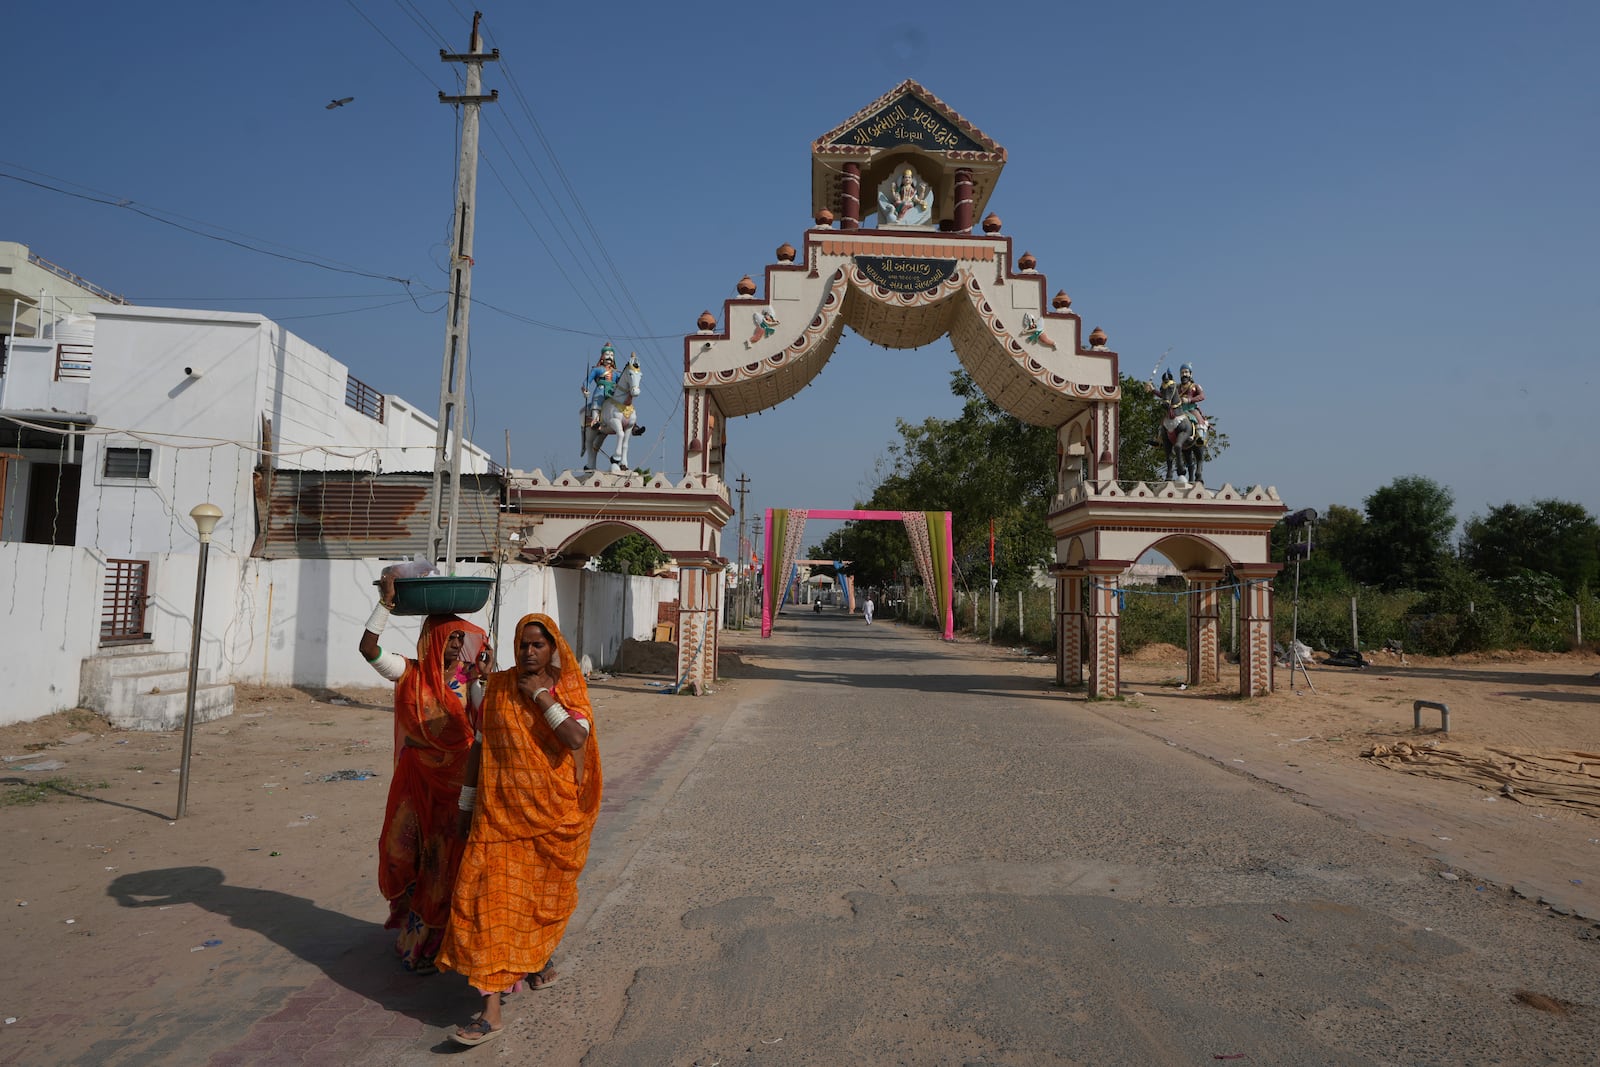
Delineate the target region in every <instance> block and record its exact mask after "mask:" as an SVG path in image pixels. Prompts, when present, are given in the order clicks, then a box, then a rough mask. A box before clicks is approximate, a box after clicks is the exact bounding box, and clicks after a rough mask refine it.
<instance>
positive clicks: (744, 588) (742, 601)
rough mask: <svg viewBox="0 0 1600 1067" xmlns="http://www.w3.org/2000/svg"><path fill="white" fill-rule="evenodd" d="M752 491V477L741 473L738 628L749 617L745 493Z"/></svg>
mask: <svg viewBox="0 0 1600 1067" xmlns="http://www.w3.org/2000/svg"><path fill="white" fill-rule="evenodd" d="M749 491H750V479H749V478H747V477H745V476H744V475H743V474H741V475H739V489H738V493H739V549H738V552H739V570H738V574H739V595H738V596H736V597H734V598H733V601H734V605H735V610H736V611H738V613H739V619H738V629H740V630H742V629H744V620H745V619H746V618H748V617H749V615H750V612H749V609H748V603H749V601H748V596H749V591H750V562H749V560H750V557H749V556H747V555H745V551H744V495H745V494H746V493H748V492H749Z"/></svg>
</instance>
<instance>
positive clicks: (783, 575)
mask: <svg viewBox="0 0 1600 1067" xmlns="http://www.w3.org/2000/svg"><path fill="white" fill-rule="evenodd" d="M805 532H806V511H805V509H804V508H773V509H772V510H770V511H768V512H767V531H766V537H767V569H766V573H765V574H764V575H762V588H763V593H764V594H765V595H764V596H763V597H762V598H761V636H762V637H771V636H772V619H773V617H774V616H775V615H777V613H778V609H779V608H780V607H782V605H783V600H782V597H783V595H784V593H785V592H787V591H788V584H789V576H790V575H791V574H792V573H793V572H794V570H795V560H797V559H799V558H800V542H801V540H802V539H803V538H804V537H805Z"/></svg>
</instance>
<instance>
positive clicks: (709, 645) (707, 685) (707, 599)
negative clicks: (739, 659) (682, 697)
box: [677, 560, 722, 696]
mask: <svg viewBox="0 0 1600 1067" xmlns="http://www.w3.org/2000/svg"><path fill="white" fill-rule="evenodd" d="M717 578H718V572H717V571H715V570H713V569H712V568H711V567H710V566H708V565H707V564H706V563H702V562H698V561H695V562H686V561H681V560H680V561H679V563H678V678H677V680H678V691H679V692H680V693H694V694H695V695H696V696H699V695H701V694H704V693H706V692H708V691H709V690H710V689H711V686H712V683H714V682H715V681H716V680H717V634H718V631H719V630H720V628H721V627H720V625H719V622H720V620H719V619H718V614H719V613H718V610H717V606H718V604H719V603H720V601H721V599H722V598H721V597H720V596H718V595H717V589H716V585H717Z"/></svg>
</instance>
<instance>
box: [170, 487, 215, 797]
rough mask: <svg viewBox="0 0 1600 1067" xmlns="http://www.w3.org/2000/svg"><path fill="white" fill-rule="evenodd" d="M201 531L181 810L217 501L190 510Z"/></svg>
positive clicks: (186, 788) (180, 781)
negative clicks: (207, 562) (207, 564)
mask: <svg viewBox="0 0 1600 1067" xmlns="http://www.w3.org/2000/svg"><path fill="white" fill-rule="evenodd" d="M189 517H190V518H191V519H193V520H194V525H195V529H196V530H198V531H199V532H200V566H199V569H198V571H197V572H196V573H195V578H194V627H193V630H192V632H191V634H190V637H189V695H188V699H186V700H185V701H184V704H183V762H182V763H180V764H179V765H178V814H177V816H176V818H179V819H181V818H183V812H184V809H185V808H187V807H188V806H189V750H190V748H191V747H192V746H193V744H194V690H195V683H196V682H197V681H198V679H199V675H200V617H201V614H202V612H203V611H204V610H205V606H206V560H207V558H208V557H209V556H210V554H211V531H212V530H215V529H216V528H217V523H218V521H220V520H221V518H222V509H221V508H219V507H217V506H216V505H215V504H200V505H197V506H196V507H195V509H194V510H193V511H191V512H189Z"/></svg>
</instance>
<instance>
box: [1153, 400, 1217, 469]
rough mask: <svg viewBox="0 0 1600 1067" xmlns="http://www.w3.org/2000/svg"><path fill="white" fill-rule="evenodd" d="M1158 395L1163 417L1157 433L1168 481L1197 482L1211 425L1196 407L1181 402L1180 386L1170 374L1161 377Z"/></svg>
mask: <svg viewBox="0 0 1600 1067" xmlns="http://www.w3.org/2000/svg"><path fill="white" fill-rule="evenodd" d="M1160 395H1161V403H1162V404H1163V405H1165V407H1166V414H1165V415H1163V416H1162V419H1161V429H1160V430H1159V431H1158V432H1157V436H1158V437H1159V438H1160V440H1161V445H1162V447H1163V448H1165V449H1166V452H1167V481H1169V482H1175V483H1176V484H1178V485H1188V484H1189V483H1190V482H1191V481H1192V482H1195V483H1197V484H1198V483H1200V481H1201V467H1202V465H1203V464H1204V462H1205V454H1206V438H1207V437H1208V436H1209V434H1210V432H1211V424H1210V423H1209V422H1208V421H1207V420H1206V417H1205V415H1203V414H1201V412H1200V409H1199V408H1198V407H1196V406H1195V405H1193V404H1185V403H1184V401H1183V397H1182V396H1181V394H1180V393H1179V385H1178V383H1177V382H1175V381H1173V380H1172V377H1171V375H1168V376H1167V377H1166V378H1164V379H1163V380H1162V382H1161V389H1160ZM1174 474H1176V477H1174Z"/></svg>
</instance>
